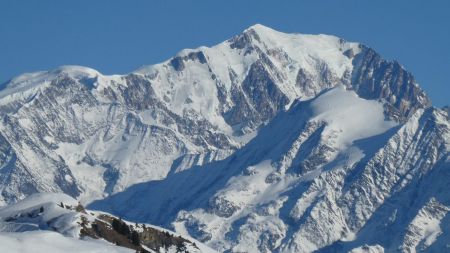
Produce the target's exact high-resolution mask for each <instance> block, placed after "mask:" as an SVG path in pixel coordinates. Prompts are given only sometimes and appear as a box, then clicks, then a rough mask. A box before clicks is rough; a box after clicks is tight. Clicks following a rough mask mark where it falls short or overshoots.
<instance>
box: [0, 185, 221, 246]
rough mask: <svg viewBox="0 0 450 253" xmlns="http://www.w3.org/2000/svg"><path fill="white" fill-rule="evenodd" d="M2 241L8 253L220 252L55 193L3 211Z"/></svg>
mask: <svg viewBox="0 0 450 253" xmlns="http://www.w3.org/2000/svg"><path fill="white" fill-rule="evenodd" d="M114 219H116V222H117V223H121V224H122V225H121V227H123V226H125V224H126V225H127V228H128V231H132V232H133V233H134V232H136V233H137V234H138V236H139V239H138V242H139V244H138V243H130V240H131V239H130V238H129V237H127V236H128V235H127V234H121V233H122V232H123V229H122V230H120V229H119V228H115V227H114V222H113V220H114ZM118 229H119V230H118ZM133 233H131V234H133ZM0 241H1V242H2V245H1V246H0V249H8V251H7V252H34V251H33V248H35V250H37V251H38V252H64V251H65V250H66V249H67V250H68V251H69V252H71V251H76V252H107V251H111V252H136V251H138V252H160V253H168V252H174V253H175V252H192V253H194V252H197V253H201V252H207V253H211V252H215V251H213V250H211V249H210V248H208V247H206V246H205V245H203V244H202V243H199V242H198V241H195V240H194V239H192V238H189V237H187V238H186V237H181V236H180V235H177V234H174V233H173V232H171V231H168V230H166V229H162V228H160V227H156V226H152V225H149V224H137V223H130V222H126V221H122V220H119V219H117V218H116V217H114V216H112V215H110V214H108V213H102V212H94V211H90V210H86V209H84V207H83V206H82V205H80V204H79V203H78V202H77V201H76V200H75V199H73V198H71V197H69V196H67V195H65V194H55V193H41V194H34V195H31V196H30V197H27V198H26V199H24V200H22V201H19V202H18V203H16V204H13V205H9V206H7V207H4V208H0ZM116 245H120V246H121V247H119V246H116ZM2 252H3V251H2ZM5 252H6V251H5Z"/></svg>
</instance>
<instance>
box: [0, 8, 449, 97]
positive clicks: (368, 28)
mask: <svg viewBox="0 0 450 253" xmlns="http://www.w3.org/2000/svg"><path fill="white" fill-rule="evenodd" d="M449 13H450V1H448V0H441V1H437V0H429V1H420V0H395V1H393V0H378V1H369V0H339V1H337V0H323V1H320V0H309V1H264V0H259V1H256V0H255V1H252V0H247V1H235V0H228V1H211V0H210V1H204V0H195V1H194V0H184V1H170V0H165V1H162V0H161V1H152V0H145V1H144V0H132V1H125V0H123V1H122V0H120V1H119V0H77V1H69V0H53V1H50V0H39V1H25V0H0V82H4V81H7V80H8V79H10V78H11V77H13V76H15V75H18V74H20V73H23V72H31V71H38V70H47V69H52V68H55V67H57V66H59V65H84V66H89V67H92V68H95V69H97V70H99V71H100V72H102V73H105V74H113V73H117V74H122V73H127V72H130V71H133V70H135V69H137V68H138V67H140V66H142V65H149V64H154V63H158V62H160V61H163V60H165V59H167V58H169V57H171V56H173V55H174V54H175V53H177V52H178V51H179V50H181V49H183V48H195V47H198V46H201V45H206V46H211V45H214V44H217V43H219V42H221V41H224V40H226V39H228V38H230V37H231V36H233V35H235V34H237V33H239V32H241V31H242V30H243V29H245V28H246V27H248V26H250V25H253V24H255V23H261V24H263V25H266V26H270V27H272V28H274V29H276V30H280V31H284V32H299V33H312V34H318V33H325V34H333V35H337V36H339V37H342V38H344V39H346V40H349V41H358V42H362V43H364V44H366V45H368V46H370V47H373V48H374V49H376V50H377V51H378V52H379V53H381V54H382V55H383V56H384V57H385V58H387V59H395V60H398V61H399V62H400V63H401V64H402V65H403V66H405V67H406V68H407V69H408V70H409V71H411V72H412V73H413V74H414V75H415V77H416V79H417V80H418V82H419V83H420V85H421V87H423V89H424V90H425V91H426V92H427V94H428V95H429V96H430V97H431V99H432V101H433V104H434V105H436V106H443V105H445V104H450V82H449V78H448V76H449V74H450V14H449Z"/></svg>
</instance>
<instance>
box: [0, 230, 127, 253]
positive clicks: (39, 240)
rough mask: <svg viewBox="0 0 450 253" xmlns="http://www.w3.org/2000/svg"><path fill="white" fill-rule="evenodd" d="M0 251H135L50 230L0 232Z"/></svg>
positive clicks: (119, 252)
mask: <svg viewBox="0 0 450 253" xmlns="http://www.w3.org/2000/svg"><path fill="white" fill-rule="evenodd" d="M0 251H1V252H14V253H31V252H33V253H49V252H66V253H71V252H74V253H94V252H95V253H133V252H135V251H133V250H131V249H127V248H121V247H117V246H114V245H111V244H107V243H104V242H102V241H100V240H89V241H83V240H77V239H74V238H71V237H65V236H63V235H61V234H58V233H55V232H49V231H30V232H23V233H0Z"/></svg>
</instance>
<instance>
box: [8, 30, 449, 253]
mask: <svg viewBox="0 0 450 253" xmlns="http://www.w3.org/2000/svg"><path fill="white" fill-rule="evenodd" d="M0 115H1V116H2V119H3V120H2V122H1V124H0V166H1V167H0V186H1V188H0V191H1V197H2V201H3V203H11V202H15V201H17V200H18V199H22V198H24V197H25V196H27V195H30V194H32V193H35V192H64V193H66V194H69V195H71V196H73V197H77V198H79V199H81V200H82V201H84V202H92V201H93V200H98V201H94V202H93V203H92V204H91V208H96V209H101V210H106V211H110V212H112V213H114V214H117V215H120V216H122V217H126V218H127V219H129V220H133V221H141V222H151V223H154V224H160V225H163V226H166V227H169V228H172V229H174V230H176V231H177V232H179V233H181V234H186V235H190V236H192V237H194V238H196V239H198V240H201V241H203V242H205V243H206V244H208V245H209V246H211V247H213V248H215V249H217V250H219V251H227V252H312V251H315V250H320V251H323V252H342V251H345V252H348V251H352V252H382V251H383V250H385V251H397V250H399V251H404V252H411V251H413V250H420V249H424V250H437V251H439V250H441V251H442V249H444V248H443V247H446V246H445V245H446V244H445V243H444V242H445V239H446V238H448V236H449V235H448V232H449V231H448V229H449V222H448V217H447V211H446V210H448V208H449V207H450V201H449V196H450V195H449V194H447V192H448V190H450V189H448V185H450V184H448V182H449V178H450V177H449V176H448V173H447V172H448V171H449V169H450V167H449V163H448V161H449V160H448V159H449V158H448V151H449V147H450V144H449V142H450V137H449V135H450V133H449V131H450V130H449V129H450V127H449V124H450V123H449V120H448V115H447V113H446V112H444V111H443V110H440V109H435V108H431V107H430V102H429V99H428V98H427V96H426V95H425V94H424V92H423V91H422V90H421V89H420V88H419V86H418V85H417V83H416V82H415V80H414V78H413V76H412V75H411V74H410V73H409V72H407V71H406V70H405V69H404V68H403V67H402V66H401V65H400V64H398V63H396V62H390V61H386V60H384V59H383V58H382V57H381V56H380V55H378V54H377V53H376V52H375V51H374V50H372V49H370V48H368V47H366V46H363V45H360V44H358V43H351V42H346V41H344V40H342V39H339V38H336V37H333V36H327V35H300V34H284V33H280V32H277V31H274V30H272V29H270V28H267V27H264V26H261V25H255V26H252V27H250V28H248V29H247V30H245V31H244V32H243V33H242V34H240V35H237V36H235V37H233V38H231V39H229V40H227V41H225V42H223V43H221V44H218V45H216V46H214V47H211V48H207V47H201V48H198V49H190V50H183V51H181V52H180V53H179V54H178V55H177V56H175V57H173V58H172V59H169V60H168V61H166V62H163V63H161V64H157V65H153V66H147V67H143V68H141V69H139V70H137V71H135V72H133V73H130V74H128V75H123V76H104V75H102V74H100V73H98V72H97V71H95V70H92V69H88V68H84V67H75V66H69V67H61V68H59V69H56V70H53V71H47V72H39V73H32V74H25V75H22V76H19V77H17V78H14V79H12V80H11V81H10V82H9V83H8V84H6V86H5V88H3V89H2V90H1V91H0ZM432 182H433V183H432ZM130 206H133V208H130ZM425 223H427V224H431V223H432V224H431V225H429V226H424V225H423V224H425ZM380 231H382V232H380ZM375 234H376V236H374V235H375ZM386 235H389V236H386ZM392 235H395V236H392ZM444 251H445V250H444Z"/></svg>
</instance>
